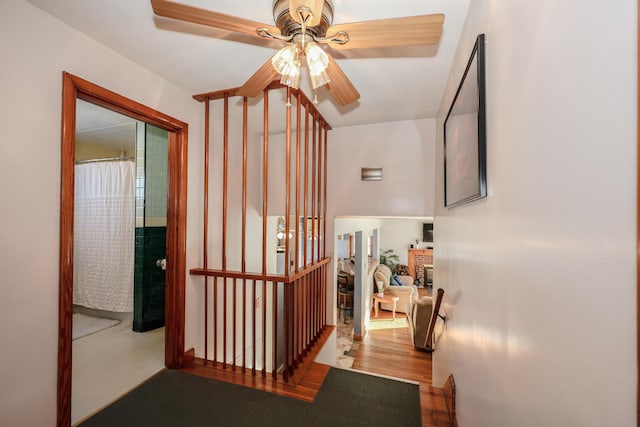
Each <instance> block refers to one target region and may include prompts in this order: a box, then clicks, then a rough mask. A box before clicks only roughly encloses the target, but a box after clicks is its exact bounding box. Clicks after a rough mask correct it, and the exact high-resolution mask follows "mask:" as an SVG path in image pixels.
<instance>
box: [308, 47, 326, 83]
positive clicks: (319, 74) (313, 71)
mask: <svg viewBox="0 0 640 427" xmlns="http://www.w3.org/2000/svg"><path fill="white" fill-rule="evenodd" d="M305 55H306V57H307V67H309V76H310V77H311V85H312V86H313V88H314V89H317V88H319V87H320V86H323V85H325V84H327V83H329V82H330V81H331V79H330V78H329V74H327V72H326V69H327V67H328V66H329V56H328V55H327V54H326V53H325V51H324V50H322V48H320V46H318V45H317V44H315V43H313V42H311V43H308V44H307V47H306V49H305Z"/></svg>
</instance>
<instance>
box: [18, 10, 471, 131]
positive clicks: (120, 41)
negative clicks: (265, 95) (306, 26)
mask: <svg viewBox="0 0 640 427" xmlns="http://www.w3.org/2000/svg"><path fill="white" fill-rule="evenodd" d="M29 1H30V3H32V4H34V5H36V6H37V7H39V8H41V9H43V10H44V11H46V12H48V13H49V14H51V15H53V16H55V17H57V18H58V19H60V20H62V21H64V22H66V23H67V24H69V25H70V26H72V27H74V28H76V29H78V30H80V31H81V32H83V33H85V34H87V35H88V36H90V37H92V38H94V39H95V40H97V41H98V42H100V43H102V44H103V45H105V46H107V47H109V48H111V49H113V50H115V51H117V52H120V53H121V54H122V55H124V56H126V57H128V58H130V59H131V60H133V61H134V62H136V63H138V64H140V65H141V66H143V67H145V68H147V69H149V70H151V71H152V72H154V73H155V74H157V75H159V76H161V77H163V78H165V79H166V80H168V81H170V82H171V83H173V84H174V85H176V86H177V87H180V88H181V89H183V90H184V91H186V92H187V93H190V94H198V93H204V92H210V91H215V90H221V89H227V88H232V87H237V86H241V85H242V84H243V83H244V81H245V80H246V79H248V78H249V77H250V76H251V75H252V74H253V73H254V72H255V70H256V69H257V68H258V67H260V66H261V65H262V64H263V63H264V62H266V61H267V60H268V59H269V58H270V57H271V56H272V55H273V54H274V53H275V51H276V49H277V48H278V47H279V46H280V44H279V43H278V42H273V41H269V42H265V41H262V40H259V39H255V38H252V37H249V36H243V35H239V34H235V33H230V32H228V31H223V30H217V29H212V28H209V27H204V26H200V25H196V24H189V23H184V22H180V21H174V20H170V19H166V18H160V17H156V16H154V14H153V11H152V9H151V4H150V2H149V1H148V0H29ZM182 2H183V3H186V4H191V5H195V6H199V7H204V8H208V9H212V10H215V11H218V12H222V13H226V14H230V15H236V16H240V17H244V18H248V19H253V20H256V21H259V22H264V23H267V24H271V25H272V24H273V18H272V16H271V14H272V13H271V4H272V2H271V1H270V0H244V1H238V0H182ZM468 5H469V0H446V1H443V0H395V1H390V0H334V8H335V14H334V24H337V23H345V22H355V21H366V20H372V19H384V18H390V17H400V16H413V15H424V14H431V13H444V14H445V22H444V30H443V34H442V39H441V41H440V43H439V44H438V45H436V46H420V47H407V48H385V49H366V50H342V51H340V52H338V51H332V54H333V55H334V57H335V58H336V59H337V60H338V63H339V65H340V67H341V68H342V69H343V70H344V72H345V73H346V74H347V76H348V77H349V78H350V79H351V81H352V82H353V84H354V85H355V87H356V88H357V89H358V91H359V92H360V94H361V99H360V100H359V101H357V102H356V103H354V104H350V105H348V106H346V107H341V106H339V105H338V104H336V103H335V102H334V101H333V99H332V98H331V97H330V96H329V94H328V93H327V92H326V90H325V89H324V88H321V89H320V90H319V91H318V99H319V101H320V103H319V105H318V106H317V107H318V109H319V111H320V112H321V113H322V114H323V116H324V117H325V118H326V119H327V121H328V122H329V124H330V125H331V126H333V127H341V126H352V125H358V124H366V123H375V122H387V121H397V120H408V119H419V118H432V117H435V115H436V113H437V109H438V105H439V104H440V98H441V97H442V93H443V90H444V86H445V83H446V80H447V78H448V74H449V69H450V67H451V62H452V60H453V56H454V53H455V50H456V48H457V46H458V39H459V36H460V32H461V30H462V26H463V23H464V20H465V17H466V14H467V9H468ZM303 90H304V86H303ZM305 92H307V94H309V91H308V90H305ZM310 97H311V98H312V96H310Z"/></svg>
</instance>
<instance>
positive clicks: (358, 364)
mask: <svg viewBox="0 0 640 427" xmlns="http://www.w3.org/2000/svg"><path fill="white" fill-rule="evenodd" d="M403 317H404V314H403V313H397V314H396V318H397V319H398V318H403ZM371 319H372V322H371V328H370V329H369V330H368V331H367V334H366V335H365V337H364V339H363V340H362V343H361V344H360V348H359V349H358V353H357V355H356V360H355V361H354V363H353V369H356V370H359V371H363V372H371V373H375V374H381V375H387V376H391V377H396V378H403V379H407V380H411V381H416V382H418V383H420V406H421V408H422V426H423V427H436V426H437V427H449V426H451V422H450V420H449V414H448V412H447V406H446V403H445V398H444V393H443V390H442V389H441V388H438V387H433V386H432V376H431V373H432V363H431V353H429V352H427V351H422V350H418V349H416V348H414V347H413V346H412V345H411V344H410V342H411V341H410V339H409V328H407V327H398V326H400V325H399V324H401V323H402V322H401V321H398V320H396V321H393V320H392V318H391V312H388V311H381V312H380V317H379V318H378V319H375V318H374V317H373V312H372V314H371ZM385 324H387V325H388V326H389V327H387V328H385V327H384V326H385ZM405 325H406V323H405Z"/></svg>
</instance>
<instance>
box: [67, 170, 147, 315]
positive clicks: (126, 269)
mask: <svg viewBox="0 0 640 427" xmlns="http://www.w3.org/2000/svg"><path fill="white" fill-rule="evenodd" d="M73 232H74V248H73V255H74V256H73V303H74V304H79V305H82V306H85V307H89V308H96V309H100V310H109V311H118V312H130V311H133V268H134V253H135V252H134V251H135V162H133V161H116V162H95V163H86V164H81V165H76V169H75V209H74V230H73Z"/></svg>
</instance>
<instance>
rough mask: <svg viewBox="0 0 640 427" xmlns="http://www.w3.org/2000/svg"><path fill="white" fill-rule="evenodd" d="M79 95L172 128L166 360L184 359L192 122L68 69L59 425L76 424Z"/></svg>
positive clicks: (64, 111) (64, 80)
mask: <svg viewBox="0 0 640 427" xmlns="http://www.w3.org/2000/svg"><path fill="white" fill-rule="evenodd" d="M76 99H82V100H84V101H87V102H91V103H93V104H96V105H99V106H101V107H104V108H107V109H109V110H113V111H116V112H118V113H121V114H124V115H127V116H129V117H132V118H134V119H137V120H141V121H144V122H146V123H149V124H152V125H154V126H157V127H159V128H162V129H165V130H167V131H168V136H169V166H168V182H167V187H168V197H167V270H166V275H167V280H166V289H165V317H166V320H165V365H166V367H168V368H179V367H181V366H182V363H183V358H184V313H185V302H184V301H185V275H186V255H185V253H186V249H185V248H186V217H187V137H188V125H187V124H186V123H184V122H182V121H180V120H177V119H174V118H173V117H170V116H168V115H166V114H163V113H161V112H159V111H156V110H154V109H152V108H149V107H146V106H144V105H142V104H139V103H137V102H135V101H132V100H131V99H128V98H126V97H124V96H122V95H118V94H117V93H114V92H111V91H109V90H107V89H104V88H102V87H100V86H98V85H95V84H93V83H91V82H88V81H86V80H83V79H81V78H80V77H77V76H74V75H72V74H69V73H67V72H63V74H62V152H61V154H62V157H61V186H60V270H59V274H60V276H59V287H60V293H59V319H58V321H59V327H58V395H57V401H58V408H57V425H58V426H69V425H71V363H72V360H71V355H72V327H73V322H72V315H73V314H72V311H73V212H74V200H73V195H74V173H75V172H74V171H75V141H76ZM132 237H133V236H132Z"/></svg>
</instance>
